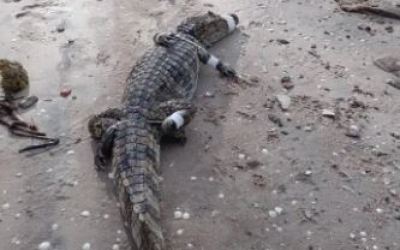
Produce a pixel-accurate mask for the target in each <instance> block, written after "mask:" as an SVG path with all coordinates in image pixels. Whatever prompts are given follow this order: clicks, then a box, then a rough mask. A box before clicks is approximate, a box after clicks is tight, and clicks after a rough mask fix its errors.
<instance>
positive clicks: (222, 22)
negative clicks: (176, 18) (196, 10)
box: [177, 11, 239, 47]
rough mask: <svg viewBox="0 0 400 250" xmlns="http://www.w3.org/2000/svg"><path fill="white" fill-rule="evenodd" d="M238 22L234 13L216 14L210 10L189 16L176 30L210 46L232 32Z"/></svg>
mask: <svg viewBox="0 0 400 250" xmlns="http://www.w3.org/2000/svg"><path fill="white" fill-rule="evenodd" d="M238 24H239V18H238V16H237V15H235V14H230V15H226V16H220V15H217V14H215V13H213V12H211V11H209V12H207V13H206V14H204V15H200V16H194V17H189V18H187V19H186V20H185V21H183V22H182V23H181V24H180V25H179V26H178V28H177V31H178V32H182V33H186V34H189V35H191V36H193V37H194V38H196V39H197V40H199V42H201V43H202V44H203V45H204V46H206V47H210V46H212V45H214V44H215V43H217V42H218V41H220V40H222V39H223V38H225V37H226V36H228V35H229V34H230V33H232V32H233V31H234V30H235V29H236V26H237V25H238Z"/></svg>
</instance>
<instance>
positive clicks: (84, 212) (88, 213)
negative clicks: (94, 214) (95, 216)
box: [81, 210, 90, 217]
mask: <svg viewBox="0 0 400 250" xmlns="http://www.w3.org/2000/svg"><path fill="white" fill-rule="evenodd" d="M81 216H83V217H89V216H90V212H89V211H87V210H85V211H82V213H81Z"/></svg>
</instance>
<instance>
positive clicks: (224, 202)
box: [0, 0, 400, 250]
mask: <svg viewBox="0 0 400 250" xmlns="http://www.w3.org/2000/svg"><path fill="white" fill-rule="evenodd" d="M0 6H1V7H0V32H1V36H0V57H4V58H9V59H14V60H18V61H20V62H21V63H22V64H23V65H24V66H25V67H26V68H27V70H28V71H29V75H30V79H31V90H30V92H31V94H35V95H37V96H38V97H39V98H40V101H39V103H38V104H37V105H36V107H35V108H33V109H31V110H30V111H28V112H26V113H24V114H23V116H24V117H25V119H27V120H32V121H34V122H35V123H36V124H37V125H39V127H40V128H42V130H44V131H47V132H48V134H49V135H50V136H55V135H60V134H61V138H62V143H61V145H60V146H59V147H57V148H55V149H53V150H52V151H50V152H46V153H43V154H38V155H21V154H18V153H17V151H18V149H19V148H21V147H23V146H25V145H27V144H30V143H31V141H30V140H26V139H25V140H23V139H18V138H12V137H10V136H9V135H8V133H7V131H6V130H5V129H3V128H2V129H1V131H0V132H1V133H0V134H1V135H0V136H1V140H0V142H1V145H2V146H1V149H0V155H1V159H2V160H1V174H0V191H1V192H0V205H1V207H0V249H4V250H8V249H10V250H13V249H18V250H19V249H22V250H32V249H37V247H38V245H39V244H40V243H41V242H43V241H48V242H50V243H51V245H52V247H51V248H50V249H58V250H75V249H82V246H83V245H84V244H85V243H90V246H91V249H94V250H108V249H129V248H128V246H127V243H126V237H125V235H124V232H123V227H122V222H121V221H120V217H119V212H118V208H117V206H116V200H115V199H114V196H113V194H112V188H111V186H110V181H109V180H108V179H107V176H106V175H104V174H99V173H97V172H96V171H95V170H94V167H93V153H92V145H91V140H90V138H89V137H88V132H87V130H86V123H87V120H88V117H89V116H90V115H91V114H94V113H96V112H100V111H102V110H103V109H105V108H106V107H112V106H116V105H117V104H118V103H119V100H120V96H121V94H122V91H123V88H124V79H125V77H126V75H127V72H128V71H129V69H130V67H131V66H132V65H133V63H134V61H135V60H136V59H137V58H138V57H139V56H140V55H141V54H142V53H143V50H144V49H146V48H148V47H150V46H151V45H152V42H151V38H152V36H153V34H154V33H155V32H160V31H168V30H172V29H173V27H174V26H175V25H176V24H177V23H178V22H179V21H180V20H182V19H183V18H184V17H187V16H190V15H192V14H194V13H199V12H203V11H206V10H213V11H215V12H218V13H230V12H234V13H237V14H238V15H239V17H240V19H241V26H240V30H239V31H238V32H236V33H235V34H234V35H232V36H231V37H229V38H228V39H226V40H225V41H223V42H221V44H219V45H218V46H217V47H216V48H214V49H213V52H214V53H215V54H217V55H218V56H219V57H221V58H223V59H224V60H225V61H226V62H229V63H230V64H231V65H233V66H234V67H235V68H237V69H238V70H239V71H240V72H243V73H246V74H249V75H251V76H253V78H254V79H253V84H252V85H251V86H245V87H243V86H237V85H235V84H232V83H230V82H228V81H225V80H223V79H220V78H219V77H218V75H217V74H216V73H215V72H213V71H212V70H210V69H206V68H204V69H203V71H202V72H201V76H200V84H199V86H200V87H199V91H198V94H197V98H196V100H195V102H196V104H197V105H198V107H199V108H200V111H199V113H198V115H197V117H196V119H195V120H194V121H193V122H192V124H191V125H190V126H189V127H188V131H187V132H188V137H189V140H188V142H187V144H186V145H185V146H179V145H166V146H164V147H163V151H162V169H163V178H164V182H163V187H162V191H163V203H162V205H163V208H162V209H163V225H164V227H165V232H166V236H167V239H168V245H169V249H175V250H178V249H201V250H228V249H229V250H266V249H270V250H275V249H307V250H312V249H324V250H325V249H327V250H338V249H345V250H347V249H400V236H399V231H400V197H399V192H400V184H399V181H400V177H399V173H400V157H399V155H398V152H399V140H398V139H396V138H395V137H397V138H399V137H398V136H397V133H399V132H400V126H399V124H400V117H399V115H398V114H399V109H400V108H399V107H400V105H399V104H400V99H399V98H398V97H399V95H400V91H399V90H397V89H395V88H392V87H391V86H389V85H387V84H386V81H387V79H388V78H391V77H392V76H391V75H390V74H388V73H385V72H383V71H381V70H380V69H378V68H377V67H375V66H374V65H373V60H374V59H376V58H379V57H382V56H384V55H395V54H398V53H399V52H400V49H399V46H398V45H399V31H400V26H399V25H398V22H395V21H391V20H388V19H383V18H379V17H374V18H371V17H367V16H364V15H359V14H350V13H343V12H341V11H339V10H338V9H337V5H336V3H335V2H334V1H321V0H297V1H290V0H279V1H278V0H270V1H260V0H236V1H228V0H206V1H203V0H170V1H162V0H160V1H159V0H148V1H139V0H102V1H101V0H98V1H96V0H91V1H87V0H69V1H66V0H23V1H12V0H2V1H1V2H0ZM21 13H22V14H21ZM17 14H19V15H17ZM16 15H17V16H16ZM365 26H369V27H371V29H372V32H367V31H365V30H363V28H362V27H365ZM388 26H391V27H392V28H393V29H394V32H392V33H390V32H388V30H390V29H387V27H388ZM279 39H284V40H286V41H288V43H287V44H282V42H283V43H285V42H284V41H282V40H279ZM279 41H280V42H279ZM285 76H289V77H290V78H291V81H292V84H293V85H294V88H293V89H291V90H289V91H288V90H286V89H285V88H283V87H282V84H281V79H282V77H285ZM356 86H358V87H356ZM64 87H69V88H72V95H71V96H70V97H68V98H62V97H60V96H59V92H60V90H61V89H62V88H64ZM280 94H282V95H285V96H286V97H290V98H291V105H290V107H289V108H288V109H287V110H286V111H282V109H281V108H280V107H279V104H278V103H276V102H274V100H275V96H276V95H280ZM357 103H358V104H357ZM360 103H361V104H362V105H360ZM324 109H328V110H332V111H334V113H335V117H334V118H329V117H324V116H323V110H324ZM274 118H275V119H274ZM278 119H280V120H281V122H282V125H281V126H278V125H277V123H274V122H272V121H271V120H275V121H277V120H278ZM351 125H353V126H356V127H357V128H359V129H360V134H361V138H360V139H356V138H351V137H348V136H346V131H347V128H348V127H349V126H351ZM393 133H394V135H395V136H392V135H391V134H393ZM176 210H179V211H182V212H188V213H189V214H190V218H189V219H188V220H177V219H174V212H175V211H176ZM82 212H83V213H82ZM178 231H179V232H180V233H182V234H178V233H177V232H178ZM113 245H114V246H113ZM117 246H118V247H119V248H118V247H117ZM113 247H114V248H113Z"/></svg>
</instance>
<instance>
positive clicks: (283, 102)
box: [275, 95, 292, 111]
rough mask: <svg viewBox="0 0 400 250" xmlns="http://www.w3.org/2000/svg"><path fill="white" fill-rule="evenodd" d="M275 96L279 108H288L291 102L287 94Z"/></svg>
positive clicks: (284, 109)
mask: <svg viewBox="0 0 400 250" xmlns="http://www.w3.org/2000/svg"><path fill="white" fill-rule="evenodd" d="M275 97H276V100H277V101H278V103H279V106H280V108H281V109H282V110H283V111H286V110H288V109H289V107H290V104H291V102H292V101H291V98H290V97H289V96H287V95H276V96H275Z"/></svg>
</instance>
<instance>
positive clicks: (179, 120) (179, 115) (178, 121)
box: [167, 111, 185, 129]
mask: <svg viewBox="0 0 400 250" xmlns="http://www.w3.org/2000/svg"><path fill="white" fill-rule="evenodd" d="M183 112H185V111H177V112H175V113H173V114H172V115H170V116H168V118H167V120H172V121H173V122H174V123H175V126H176V128H177V129H179V128H181V127H182V126H183V124H185V119H184V118H183Z"/></svg>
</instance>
